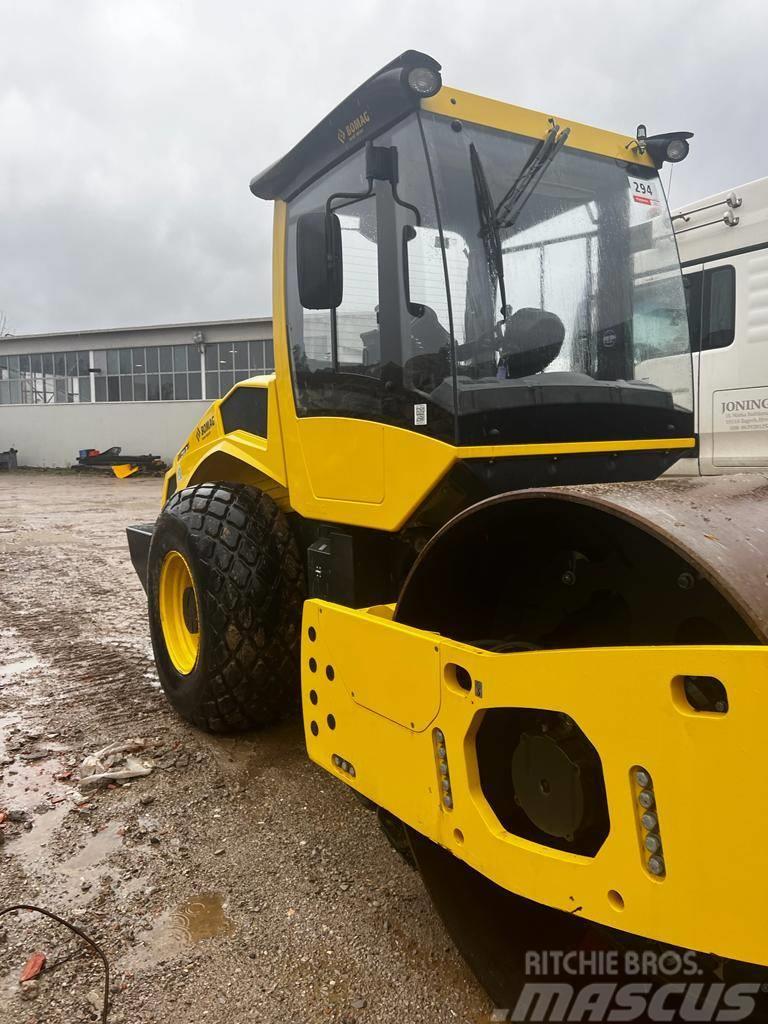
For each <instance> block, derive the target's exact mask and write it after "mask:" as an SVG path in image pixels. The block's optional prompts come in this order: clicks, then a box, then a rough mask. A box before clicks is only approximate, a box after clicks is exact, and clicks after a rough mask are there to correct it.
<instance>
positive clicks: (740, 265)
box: [699, 252, 768, 476]
mask: <svg viewBox="0 0 768 1024" xmlns="http://www.w3.org/2000/svg"><path fill="white" fill-rule="evenodd" d="M758 263H759V264H761V265H762V273H760V271H761V267H759V266H758V267H756V266H754V264H758ZM758 277H762V281H763V285H762V288H758V287H752V288H751V287H750V282H752V283H753V284H755V285H756V284H757V283H758ZM767 278H768V256H766V255H765V253H764V252H757V253H745V254H742V255H740V256H736V257H731V258H730V259H721V260H716V261H713V262H711V263H710V262H707V263H706V264H705V266H704V269H703V272H702V274H701V294H700V301H701V307H700V308H701V340H700V352H699V417H700V438H701V445H700V456H699V458H700V465H701V472H702V474H703V475H707V476H714V475H718V474H721V473H737V472H744V471H745V470H757V469H765V468H766V467H768V300H766V298H765V284H764V282H765V280H766V279H767Z"/></svg>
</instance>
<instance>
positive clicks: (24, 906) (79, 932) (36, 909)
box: [0, 903, 109, 1024]
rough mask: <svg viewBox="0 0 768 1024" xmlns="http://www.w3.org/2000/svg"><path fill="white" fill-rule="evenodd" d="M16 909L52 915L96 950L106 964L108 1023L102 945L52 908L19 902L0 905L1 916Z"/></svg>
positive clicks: (103, 1018) (103, 1015) (104, 1016)
mask: <svg viewBox="0 0 768 1024" xmlns="http://www.w3.org/2000/svg"><path fill="white" fill-rule="evenodd" d="M16 910H31V911H32V913H33V914H42V915H43V916H44V917H50V919H51V920H52V921H55V922H56V923H57V924H63V925H64V927H65V928H69V930H70V931H71V932H74V933H75V935H77V936H78V937H79V938H81V939H82V940H83V942H87V943H88V945H89V946H90V947H91V949H94V950H95V951H96V953H97V955H98V956H99V957H100V958H101V962H102V964H103V965H104V1005H103V1007H102V1010H101V1024H107V1015H108V1014H109V960H107V955H106V953H105V952H104V950H103V949H102V948H101V946H100V945H99V944H98V943H97V942H95V941H94V940H93V939H92V938H91V937H90V935H86V933H85V932H84V931H83V930H82V929H81V928H78V927H77V925H75V924H70V922H69V921H65V920H64V918H63V917H59V916H58V914H54V913H52V912H51V911H50V910H43V908H42V907H33V906H30V905H28V904H26V903H19V904H17V905H16V906H13V907H0V917H3V916H4V915H5V914H12V913H13V912H14V911H16Z"/></svg>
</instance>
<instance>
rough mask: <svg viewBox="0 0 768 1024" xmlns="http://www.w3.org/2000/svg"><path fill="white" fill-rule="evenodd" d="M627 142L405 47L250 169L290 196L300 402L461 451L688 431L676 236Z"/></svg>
mask: <svg viewBox="0 0 768 1024" xmlns="http://www.w3.org/2000/svg"><path fill="white" fill-rule="evenodd" d="M438 93H439V94H440V95H439V96H438V95H437V94H438ZM433 96H435V97H436V99H435V100H432V99H431V98H430V97H433ZM481 120H482V121H483V123H479V122H480V121H481ZM634 141H635V140H630V142H629V143H626V140H623V139H620V138H619V137H618V136H613V135H611V134H609V133H604V132H598V131H596V130H592V129H585V128H582V127H580V126H573V131H572V129H571V127H563V126H561V125H560V124H558V123H557V122H556V121H554V120H553V119H551V118H546V117H545V116H544V115H538V114H533V113H532V112H530V111H524V110H521V109H519V108H516V107H510V106H507V105H505V104H497V103H492V102H491V101H486V100H479V99H478V98H476V97H470V96H467V95H466V94H462V93H454V92H453V91H452V90H447V89H442V90H441V81H440V76H439V65H438V64H437V63H436V62H435V61H433V60H432V58H429V57H427V56H426V55H424V54H419V53H415V52H413V51H409V52H408V53H406V54H403V55H402V56H401V57H400V58H398V59H397V60H396V61H394V62H393V63H392V64H391V65H388V66H387V67H386V68H384V69H382V71H381V72H379V73H378V74H377V75H375V76H373V78H371V79H370V80H369V81H368V82H366V83H365V84H364V85H363V86H362V87H361V88H360V89H359V90H358V91H357V92H356V93H354V94H353V95H352V96H351V97H349V98H348V99H347V100H346V101H344V103H342V104H341V105H340V106H339V107H338V108H337V109H336V111H334V112H333V114H331V115H330V117H329V118H327V119H326V120H325V121H324V122H322V124H321V125H319V126H318V127H317V128H316V129H314V130H313V132H311V133H310V134H309V135H308V136H307V137H306V138H305V139H304V140H303V141H302V142H301V143H300V144H299V145H298V146H297V147H296V148H295V150H293V151H292V152H291V153H289V154H288V156H286V157H285V158H284V159H283V160H282V161H280V162H279V163H278V164H276V165H275V166H274V167H272V168H270V169H269V170H268V171H266V172H265V173H264V174H263V175H261V176H260V177H258V178H256V179H254V181H253V182H252V184H251V188H252V191H253V192H254V193H255V194H257V195H259V196H261V197H263V198H282V199H284V200H286V201H287V204H288V205H287V235H286V264H285V279H286V285H285V287H286V294H285V301H286V319H287V329H288V340H289V349H290V356H291V369H292V379H293V388H294V396H295V403H296V410H297V413H298V415H299V416H313V417H316V416H342V417H344V416H346V417H353V418H355V419H364V420H373V421H376V422H381V423H386V424H391V425H393V426H397V427H402V428H406V429H408V430H412V431H418V432H420V433H424V434H427V435H430V436H432V437H435V438H438V439H440V440H443V441H446V442H449V443H451V444H454V445H458V446H462V445H466V446H478V445H480V446H482V445H505V444H506V445H509V444H535V443H558V442H594V441H612V440H617V441H618V440H624V439H678V438H690V437H691V436H692V434H693V389H692V365H691V354H690V349H689V346H688V344H687V342H686V343H684V345H683V348H682V349H681V345H680V338H681V336H683V337H684V332H683V333H682V334H681V331H680V330H678V329H676V328H675V327H674V325H675V324H678V325H679V324H680V323H682V324H685V323H686V308H685V297H684V291H683V283H682V277H681V273H680V267H679V261H678V256H677V248H676V245H675V239H674V233H673V230H672V225H671V221H670V217H669V212H668V209H667V205H666V200H665V198H664V195H663V192H662V188H661V184H660V181H659V177H658V171H657V167H656V166H654V161H653V160H652V159H651V158H650V156H649V155H648V154H647V153H646V152H645V147H644V146H642V145H640V146H638V145H634V146H633V145H632V143H633V142H634ZM654 310H663V311H664V315H663V316H662V315H659V316H653V311H654ZM649 334H650V335H651V336H649ZM641 339H642V344H639V342H640V341H641ZM639 364H642V365H641V371H642V372H638V366H639Z"/></svg>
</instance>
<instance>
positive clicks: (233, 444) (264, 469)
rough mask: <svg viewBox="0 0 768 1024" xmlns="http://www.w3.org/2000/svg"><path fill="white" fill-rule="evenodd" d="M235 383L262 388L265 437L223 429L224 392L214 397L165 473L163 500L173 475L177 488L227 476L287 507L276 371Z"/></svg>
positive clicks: (285, 474)
mask: <svg viewBox="0 0 768 1024" xmlns="http://www.w3.org/2000/svg"><path fill="white" fill-rule="evenodd" d="M236 387H238V388H266V389H267V392H268V397H267V433H268V435H269V436H268V437H258V436H257V435H256V434H250V433H248V432H246V431H245V430H234V431H232V432H231V433H229V434H227V433H225V431H224V425H223V423H222V421H221V405H222V403H223V402H224V401H225V400H226V398H227V395H225V396H224V397H223V398H219V399H217V400H216V401H215V402H213V403H212V404H211V407H210V408H209V409H207V410H206V412H205V413H204V414H203V416H202V418H201V419H200V421H199V422H198V423H197V425H196V427H195V429H194V430H193V431H192V433H191V434H190V435H189V437H188V438H187V440H186V442H185V444H184V445H183V446H182V448H181V450H180V451H179V452H178V454H177V455H176V458H175V459H174V460H173V463H172V465H171V468H170V470H169V471H168V473H167V474H166V477H165V485H164V488H163V501H164V502H165V501H166V500H167V497H168V487H169V484H170V481H171V480H174V479H175V483H176V488H175V489H176V490H181V488H182V487H188V486H190V485H191V484H196V483H205V482H224V481H226V482H229V483H250V484H254V485H255V486H257V487H260V488H261V490H263V491H266V493H267V494H269V495H270V496H271V497H272V499H273V500H274V501H276V502H277V504H278V505H279V506H280V507H281V508H284V509H287V508H288V479H287V473H286V467H285V458H284V456H283V442H282V430H281V429H280V408H279V405H278V400H277V382H276V380H275V375H274V374H265V375H264V376H262V377H252V378H251V379H250V380H246V381H243V382H242V383H240V384H237V385H236ZM233 390H234V389H233ZM231 393H232V392H231V391H230V392H228V394H231Z"/></svg>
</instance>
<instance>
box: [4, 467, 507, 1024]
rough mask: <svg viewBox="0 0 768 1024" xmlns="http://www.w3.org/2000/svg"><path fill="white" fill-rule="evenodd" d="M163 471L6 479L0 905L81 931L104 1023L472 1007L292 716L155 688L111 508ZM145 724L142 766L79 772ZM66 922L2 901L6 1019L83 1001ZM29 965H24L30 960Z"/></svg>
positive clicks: (394, 861) (435, 1012)
mask: <svg viewBox="0 0 768 1024" xmlns="http://www.w3.org/2000/svg"><path fill="white" fill-rule="evenodd" d="M159 494H160V481H159V480H154V479H146V480H145V479H133V480H132V479H129V480H125V481H117V480H114V479H111V478H108V477H105V476H98V477H95V476H88V477H85V476H75V475H68V474H55V473H34V472H30V471H26V472H23V471H20V472H18V473H16V474H11V475H7V476H6V475H3V476H0V818H2V816H3V815H5V820H4V821H3V822H2V824H0V905H2V906H7V905H10V904H12V903H13V904H15V903H33V904H36V905H38V906H42V907H44V908H46V909H48V910H51V911H54V912H56V913H58V914H60V915H62V916H63V917H65V918H67V919H68V920H70V921H72V922H73V923H75V924H77V925H78V926H79V927H80V928H82V929H84V930H85V931H87V932H88V933H89V934H90V935H91V936H92V937H93V938H94V939H96V940H97V941H98V942H99V943H100V944H101V945H102V946H103V948H104V950H105V952H106V954H107V956H108V958H109V960H110V963H111V968H112V980H111V991H110V1000H111V1012H110V1017H109V1020H110V1022H111V1024H139V1022H141V1024H153V1022H158V1024H159V1022H162V1024H177V1022H178V1024H182V1022H183V1024H190V1022H199V1021H204V1022H206V1024H214V1022H218V1021H222V1022H223V1021H226V1022H227V1024H233V1022H237V1024H239V1022H241V1021H243V1022H244V1021H264V1022H271V1021H275V1022H277V1021H279V1022H280V1024H291V1022H295V1024H299V1022H305V1021H306V1022H310V1021H311V1022H313V1024H315V1022H318V1021H339V1022H346V1024H353V1022H359V1024H366V1022H371V1024H373V1022H376V1024H380V1022H381V1024H386V1022H389V1021H392V1022H393V1024H394V1022H397V1024H402V1022H404V1021H405V1022H412V1021H413V1022H416V1021H418V1022H420V1024H421V1022H424V1024H429V1022H433V1021H434V1022H438V1021H439V1022H441V1024H442V1022H450V1021H459V1022H461V1021H466V1022H471V1024H476V1022H479V1021H485V1020H488V1018H489V1012H490V1008H489V1005H488V1002H487V1000H486V998H485V997H484V995H483V994H482V992H481V991H480V989H479V988H478V986H477V984H476V982H475V981H474V979H473V978H472V976H471V975H470V974H469V972H468V970H467V968H466V967H465V966H464V964H463V962H462V961H461V959H460V958H459V956H458V955H457V954H456V952H455V951H454V949H453V947H452V945H451V942H450V940H449V938H448V936H447V934H446V932H445V930H444V928H443V926H442V924H441V923H440V921H439V919H438V918H437V916H436V915H435V913H434V911H433V910H432V908H431V906H430V903H429V901H428V899H427V897H426V894H425V892H424V891H423V889H422V886H421V883H420V881H419V878H418V876H417V875H416V874H415V873H414V872H412V871H410V869H408V868H407V867H406V866H405V865H404V864H403V863H402V861H401V860H400V858H399V857H398V855H397V854H396V853H395V852H394V851H393V850H392V849H391V848H390V847H389V845H388V844H387V842H386V841H385V839H384V838H383V836H382V835H381V833H380V832H379V829H378V826H377V824H376V820H375V817H374V816H373V815H372V814H370V813H369V812H367V811H365V810H364V809H363V808H362V807H361V806H360V804H358V802H357V801H355V800H354V798H353V797H352V796H351V794H349V793H348V792H346V791H345V790H343V789H342V787H340V786H338V785H335V784H334V782H333V781H332V780H331V779H330V777H329V776H328V775H327V774H325V773H324V772H322V771H321V770H320V769H319V768H317V767H315V766H313V765H311V764H310V763H309V761H308V760H307V759H306V757H305V755H304V751H303V738H302V734H301V729H300V725H299V723H298V722H291V723H286V724H284V725H281V726H280V727H278V728H276V729H273V730H270V731H266V732H262V733H251V734H249V735H246V736H242V737H238V738H236V739H221V738H215V737H210V736H207V735H205V734H202V733H199V732H196V731H194V730H192V729H191V728H190V727H188V726H187V725H185V723H184V722H182V721H181V720H180V719H179V718H177V717H176V715H175V714H174V713H173V712H172V711H171V710H170V709H169V707H168V705H167V704H166V702H165V699H164V698H163V695H162V692H161V691H160V690H159V689H158V683H157V677H156V675H155V672H154V669H153V663H152V656H151V648H150V643H149V634H148V628H147V622H146V610H145V599H144V594H143V591H142V589H141V585H140V584H139V582H138V580H137V578H136V577H135V575H134V573H133V569H132V567H131V564H130V560H129V557H128V552H127V548H126V542H125V534H124V527H125V526H126V525H128V524H130V523H134V522H147V521H150V520H152V519H154V517H155V515H156V513H157V508H158V500H159ZM133 738H139V739H141V740H143V741H144V742H145V744H146V748H145V750H144V751H143V752H141V753H139V754H138V755H137V756H139V757H140V758H144V759H146V760H149V761H151V762H152V763H153V764H154V768H153V771H152V773H151V774H150V775H148V776H147V777H144V778H140V779H135V780H133V781H132V782H130V783H127V784H122V785H113V786H112V787H110V788H98V789H95V790H94V789H87V788H85V787H83V786H80V787H78V784H77V769H78V768H79V765H80V763H81V762H82V760H83V758H84V757H85V756H86V755H88V754H91V753H93V752H94V751H96V750H98V749H100V748H102V747H105V746H107V745H108V744H110V743H113V742H117V741H126V740H129V739H133ZM82 950H83V944H82V943H81V942H80V940H78V939H76V938H74V937H73V936H71V935H70V934H69V933H68V932H67V931H66V930H65V929H64V928H62V927H60V926H59V925H56V924H54V923H53V922H50V921H46V920H43V919H41V918H38V917H36V916H33V915H31V914H27V913H22V914H19V915H10V916H5V917H3V918H2V919H0V1022H1V1024H11V1022H13V1024H33V1022H34V1024H43V1022H45V1024H78V1022H80V1021H94V1020H97V1019H98V1015H99V1014H98V1011H97V1009H96V1007H97V1006H99V1005H100V1004H99V999H100V987H101V986H103V972H102V971H101V968H100V966H99V961H98V960H97V959H96V958H95V957H93V956H92V955H89V954H83V952H82ZM35 952H42V953H43V954H45V956H46V958H47V965H46V968H45V970H44V971H43V973H42V974H41V975H40V977H39V978H38V979H37V980H36V981H32V982H27V983H26V984H24V985H21V984H20V983H19V974H20V972H21V970H22V968H23V966H24V964H25V962H26V961H27V959H28V957H29V956H31V955H32V954H33V953H35Z"/></svg>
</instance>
